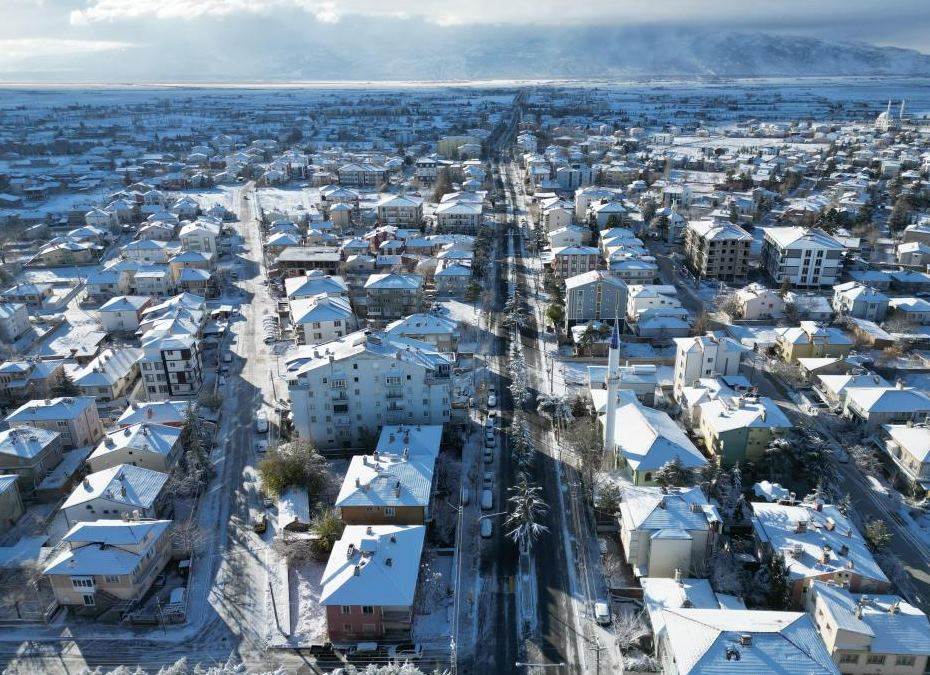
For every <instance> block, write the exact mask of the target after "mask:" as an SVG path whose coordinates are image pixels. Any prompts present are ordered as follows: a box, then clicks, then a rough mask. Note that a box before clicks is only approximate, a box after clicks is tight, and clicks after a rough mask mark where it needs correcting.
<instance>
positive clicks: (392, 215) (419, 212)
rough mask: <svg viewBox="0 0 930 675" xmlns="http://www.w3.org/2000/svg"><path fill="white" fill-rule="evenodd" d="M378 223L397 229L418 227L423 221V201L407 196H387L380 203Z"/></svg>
mask: <svg viewBox="0 0 930 675" xmlns="http://www.w3.org/2000/svg"><path fill="white" fill-rule="evenodd" d="M377 212H378V222H379V223H381V224H382V225H394V226H396V227H418V226H419V225H420V223H421V222H422V220H423V200H422V199H421V198H420V197H409V196H407V195H385V196H384V197H382V198H381V201H379V202H378V206H377Z"/></svg>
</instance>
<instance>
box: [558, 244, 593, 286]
mask: <svg viewBox="0 0 930 675" xmlns="http://www.w3.org/2000/svg"><path fill="white" fill-rule="evenodd" d="M599 264H600V251H598V249H596V248H594V247H593V246H561V247H558V248H554V249H552V270H553V271H554V272H555V273H556V274H557V275H558V276H560V277H562V278H563V279H567V278H569V277H573V276H576V275H578V274H584V273H585V272H590V271H591V270H596V269H597V267H598V265H599Z"/></svg>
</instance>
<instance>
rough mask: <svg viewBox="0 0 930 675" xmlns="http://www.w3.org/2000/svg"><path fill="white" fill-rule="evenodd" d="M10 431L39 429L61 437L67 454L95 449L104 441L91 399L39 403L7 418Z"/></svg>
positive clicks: (54, 400) (29, 405)
mask: <svg viewBox="0 0 930 675" xmlns="http://www.w3.org/2000/svg"><path fill="white" fill-rule="evenodd" d="M6 422H7V424H9V425H10V426H11V427H14V428H15V427H38V428H40V429H46V430H48V431H54V432H57V433H58V434H60V435H61V447H62V448H63V449H65V450H70V449H71V448H77V447H81V446H84V445H93V444H95V443H96V442H97V441H99V440H100V439H101V438H102V437H103V425H102V424H101V422H100V416H99V415H98V414H97V405H96V401H95V400H94V398H93V397H92V396H75V397H61V398H47V399H36V400H32V401H29V402H28V403H24V404H23V405H21V406H20V407H19V408H17V409H16V410H14V411H13V412H12V413H10V414H9V415H7V417H6Z"/></svg>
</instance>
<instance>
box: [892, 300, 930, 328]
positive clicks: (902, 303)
mask: <svg viewBox="0 0 930 675" xmlns="http://www.w3.org/2000/svg"><path fill="white" fill-rule="evenodd" d="M888 309H889V311H890V312H891V313H892V316H894V317H895V318H897V319H903V320H904V321H906V322H909V323H914V324H918V325H927V324H930V302H928V301H927V300H925V299H924V298H891V299H890V300H889V301H888Z"/></svg>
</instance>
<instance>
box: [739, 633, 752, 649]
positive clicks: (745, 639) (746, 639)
mask: <svg viewBox="0 0 930 675" xmlns="http://www.w3.org/2000/svg"><path fill="white" fill-rule="evenodd" d="M739 643H740V646H741V647H752V635H750V634H749V633H743V634H742V635H740V636H739Z"/></svg>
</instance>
